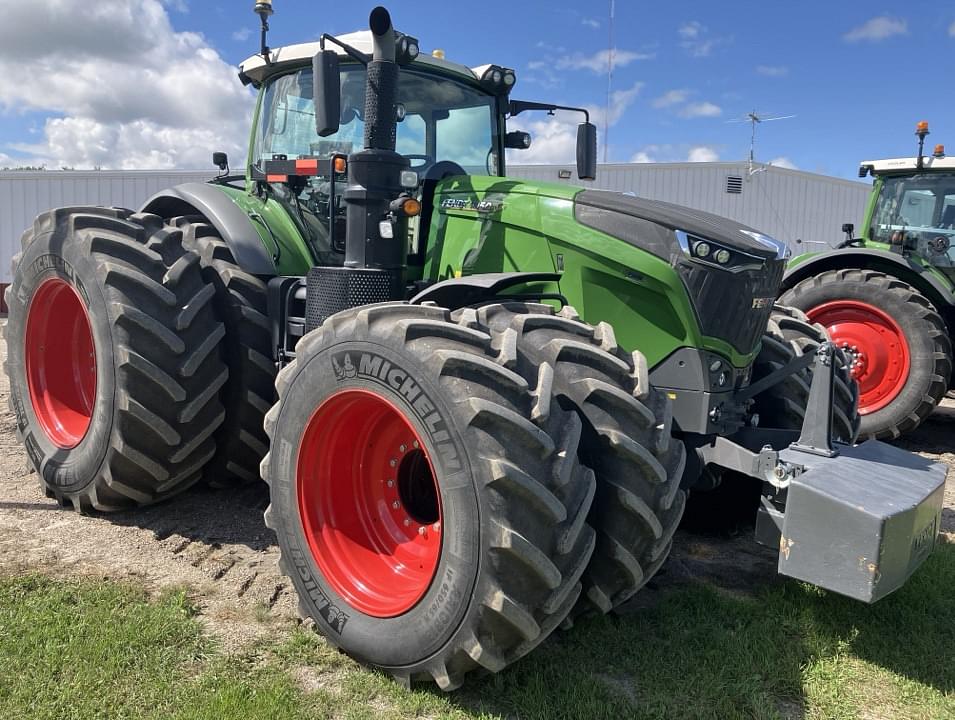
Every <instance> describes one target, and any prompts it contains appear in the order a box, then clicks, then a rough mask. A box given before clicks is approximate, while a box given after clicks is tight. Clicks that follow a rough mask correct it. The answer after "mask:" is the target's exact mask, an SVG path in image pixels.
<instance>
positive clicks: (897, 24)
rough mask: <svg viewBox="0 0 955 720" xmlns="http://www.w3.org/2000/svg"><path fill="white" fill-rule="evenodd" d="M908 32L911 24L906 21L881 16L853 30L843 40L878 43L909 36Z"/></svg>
mask: <svg viewBox="0 0 955 720" xmlns="http://www.w3.org/2000/svg"><path fill="white" fill-rule="evenodd" d="M908 32H909V24H908V22H906V21H905V20H902V19H901V18H893V17H889V16H888V15H880V16H879V17H874V18H872V19H871V20H867V21H866V22H864V23H862V24H861V25H859V26H858V27H854V28H852V30H850V31H849V32H847V33H846V34H845V35H843V36H842V38H843V39H844V40H845V41H846V42H860V41H862V40H868V41H871V42H878V41H879V40H885V39H886V38H890V37H892V36H894V35H908Z"/></svg>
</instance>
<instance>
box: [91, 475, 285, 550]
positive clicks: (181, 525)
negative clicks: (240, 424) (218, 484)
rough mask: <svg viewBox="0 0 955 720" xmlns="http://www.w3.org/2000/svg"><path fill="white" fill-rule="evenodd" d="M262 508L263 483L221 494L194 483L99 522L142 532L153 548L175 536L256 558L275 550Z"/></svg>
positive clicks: (266, 493) (265, 502) (264, 505)
mask: <svg viewBox="0 0 955 720" xmlns="http://www.w3.org/2000/svg"><path fill="white" fill-rule="evenodd" d="M268 504H269V488H268V486H267V485H266V484H265V483H264V482H257V483H250V484H248V485H241V486H236V487H233V488H222V489H218V488H212V487H210V486H208V485H205V484H202V483H200V484H197V485H195V486H193V487H192V488H190V489H189V490H187V491H185V492H184V493H182V494H181V495H177V496H176V497H174V498H171V499H169V500H166V501H164V502H161V503H158V504H156V505H150V506H148V507H144V508H139V509H137V510H134V511H129V512H118V513H110V514H109V515H100V517H102V518H103V519H105V520H108V521H109V522H112V523H115V524H117V525H126V526H133V527H138V528H141V529H143V530H148V531H150V532H152V533H153V535H154V536H155V539H156V540H157V541H159V542H162V541H165V540H167V539H169V538H171V537H173V536H179V537H181V538H183V539H185V540H188V541H190V542H200V543H203V544H206V545H217V546H224V545H229V546H244V547H246V548H248V549H249V550H251V551H253V552H261V551H264V550H268V549H270V548H273V547H274V546H275V545H276V540H275V535H274V534H273V533H272V531H271V530H269V529H268V528H267V527H266V526H265V517H264V513H265V509H266V508H267V507H268Z"/></svg>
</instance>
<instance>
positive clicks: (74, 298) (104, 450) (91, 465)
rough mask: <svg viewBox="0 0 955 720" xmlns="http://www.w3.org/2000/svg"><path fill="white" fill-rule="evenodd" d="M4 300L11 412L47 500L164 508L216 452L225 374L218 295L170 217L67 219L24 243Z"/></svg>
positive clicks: (104, 213) (60, 214)
mask: <svg viewBox="0 0 955 720" xmlns="http://www.w3.org/2000/svg"><path fill="white" fill-rule="evenodd" d="M22 247H23V250H22V253H21V254H20V255H18V256H17V258H16V259H15V261H14V265H15V268H14V279H13V284H12V285H11V286H10V288H9V290H8V292H7V304H8V307H9V309H10V315H9V321H8V323H7V327H6V339H7V366H6V371H7V374H8V376H9V378H10V405H11V409H12V410H13V411H14V413H15V415H16V419H17V433H18V436H19V438H20V439H21V441H22V442H23V444H24V446H25V448H26V451H27V454H28V456H29V457H30V460H31V462H32V464H33V465H34V467H35V468H36V469H37V472H38V473H39V475H40V479H41V482H42V484H43V486H44V488H45V490H46V493H47V495H48V496H50V497H54V498H56V499H57V500H58V501H59V502H60V503H61V504H63V505H72V506H73V507H74V508H75V509H77V510H80V511H85V510H91V509H96V510H104V511H106V510H119V509H124V508H129V507H133V506H137V505H145V504H149V503H153V502H156V501H158V500H162V499H164V498H167V497H169V496H171V495H174V494H175V493H177V492H181V491H182V490H184V489H185V488H187V487H189V486H190V485H192V484H193V483H194V482H196V481H197V480H198V479H199V478H200V476H201V474H202V471H203V468H204V466H205V465H206V463H207V462H208V461H209V459H210V458H211V457H212V456H213V454H214V453H215V441H214V440H213V438H212V435H213V433H214V432H215V430H216V428H218V427H219V425H220V424H221V423H222V418H223V409H222V405H221V404H220V402H219V397H218V393H219V390H220V388H221V387H222V386H223V385H224V384H225V382H226V378H227V376H228V372H227V370H226V368H225V366H224V365H223V364H222V362H221V360H220V358H219V343H220V341H221V339H222V336H223V332H224V331H223V328H222V325H221V324H220V323H218V322H217V321H216V319H215V317H214V315H213V312H212V307H211V305H210V301H211V299H212V294H213V290H212V287H211V286H209V285H207V284H206V283H205V282H203V280H202V277H201V275H200V273H199V258H198V257H197V256H196V255H194V254H192V253H190V252H186V251H184V250H183V249H182V247H181V233H180V231H179V230H178V229H177V228H175V227H172V226H169V225H164V224H163V221H162V219H161V218H159V217H157V216H155V215H148V214H133V213H132V212H130V211H128V210H118V209H108V208H62V209H58V210H53V211H50V212H48V213H44V214H43V215H40V216H39V217H38V218H37V220H36V222H35V224H34V226H33V228H32V229H31V230H28V231H27V232H26V233H24V235H23V238H22Z"/></svg>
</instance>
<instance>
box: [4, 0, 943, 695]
mask: <svg viewBox="0 0 955 720" xmlns="http://www.w3.org/2000/svg"><path fill="white" fill-rule="evenodd" d="M256 11H257V12H258V13H259V14H260V17H261V18H262V25H263V33H262V51H261V53H259V54H258V55H256V56H254V57H252V58H250V59H249V60H247V61H245V62H244V63H243V64H242V66H241V78H242V79H243V80H244V81H245V82H247V83H251V84H252V85H253V86H254V87H256V88H258V90H259V101H258V106H257V110H256V115H255V122H254V125H253V132H252V142H251V148H250V153H249V161H248V165H247V168H246V172H245V173H244V174H243V175H242V176H239V177H230V176H228V175H227V171H226V168H227V164H228V163H227V158H225V157H224V156H222V155H221V154H217V156H216V157H215V162H217V163H219V164H220V165H221V166H222V168H223V172H224V174H223V176H221V177H220V178H218V179H216V180H215V181H213V182H211V183H209V184H186V185H181V186H178V187H175V188H172V189H170V190H168V191H165V192H163V193H160V194H159V195H157V196H156V197H153V198H152V199H150V200H149V201H148V202H147V203H146V204H145V206H144V207H142V208H141V209H140V210H139V211H138V212H132V211H129V210H121V209H108V208H87V207H84V208H76V207H74V208H61V209H57V210H52V211H50V212H48V213H45V214H43V215H41V216H40V217H39V218H38V219H37V220H36V223H35V225H34V227H33V228H31V229H29V230H28V231H27V232H26V233H25V234H24V236H23V249H22V252H21V253H20V255H19V256H18V258H17V263H16V272H15V280H14V282H13V284H12V287H11V288H10V290H9V293H8V302H9V305H10V320H9V324H8V326H7V343H8V348H9V355H8V357H9V359H8V365H7V372H8V374H9V377H10V386H11V405H12V408H13V410H14V411H15V414H16V419H17V427H18V431H19V435H20V438H21V439H22V441H23V444H24V445H25V447H26V450H27V453H28V455H29V457H30V459H31V461H32V462H33V464H34V466H35V467H36V469H37V471H38V473H39V477H40V479H41V482H42V484H43V487H44V489H45V491H46V493H47V494H48V495H49V496H50V497H52V498H55V499H56V500H57V501H59V502H60V503H61V504H63V505H64V506H72V507H73V508H75V509H77V510H79V511H109V510H120V509H124V508H132V507H135V506H138V505H143V504H146V503H153V502H156V501H159V500H162V499H163V498H166V497H169V496H171V495H173V494H174V493H177V492H179V491H181V490H183V488H186V487H188V486H189V485H191V484H192V483H194V482H197V481H198V480H200V479H202V478H203V477H204V478H205V479H206V480H207V481H210V482H213V483H216V484H220V485H228V484H229V483H234V482H246V481H251V480H255V479H256V478H258V477H259V474H260V472H261V477H262V478H264V479H265V481H266V482H267V483H268V484H269V486H270V493H271V504H270V506H269V509H268V511H267V512H266V518H265V519H266V522H267V524H268V526H269V527H270V528H272V529H273V530H274V531H275V534H276V536H277V538H278V544H279V547H280V549H281V556H282V560H281V567H282V569H283V571H284V572H285V573H286V574H287V575H288V576H289V577H290V578H291V582H292V584H293V585H294V587H295V590H296V591H297V593H298V595H299V598H300V610H301V613H302V615H303V616H305V617H308V618H312V619H313V620H314V622H315V623H316V625H317V627H318V629H319V630H320V631H321V632H322V633H324V634H325V635H326V636H327V637H328V639H329V641H330V642H331V643H333V644H334V645H336V646H337V647H339V648H341V649H342V650H343V651H345V652H347V653H348V654H350V655H352V656H353V657H355V658H357V659H359V660H360V661H362V662H365V663H367V664H369V665H372V666H375V667H378V668H381V669H383V670H384V671H386V672H388V673H390V674H391V675H393V676H394V677H395V678H396V679H398V680H399V681H401V682H404V683H411V682H412V681H415V680H419V679H425V680H430V681H434V682H436V683H437V684H438V685H439V686H440V687H441V688H442V689H445V690H450V689H453V688H455V687H457V686H458V685H460V683H461V682H462V681H463V680H464V678H465V676H466V675H467V674H468V673H469V672H471V671H472V670H475V669H483V670H486V671H491V672H497V671H500V670H501V669H503V668H504V667H506V666H507V665H508V664H510V663H512V662H513V661H515V660H517V659H518V658H520V657H522V656H523V655H525V654H527V653H528V652H529V651H530V650H531V649H533V648H534V647H535V646H537V645H538V644H539V643H540V642H542V641H543V640H544V639H545V638H546V637H547V636H548V635H549V634H550V633H551V632H552V631H553V630H554V629H555V628H556V627H558V626H559V625H565V626H566V625H569V624H570V622H571V621H572V620H573V619H574V618H575V617H577V616H578V615H580V614H582V613H586V612H610V611H612V610H614V609H616V608H618V607H619V606H620V605H621V604H622V603H624V602H626V601H627V600H628V599H630V598H631V597H632V596H633V595H634V593H636V592H637V591H638V590H639V589H640V588H641V587H643V586H644V585H645V584H646V582H647V581H648V580H649V579H650V578H651V577H652V576H653V575H654V573H655V572H656V571H657V570H658V569H659V568H660V566H661V565H662V563H663V562H664V560H665V559H666V557H667V555H668V552H669V550H670V547H671V543H672V539H673V535H674V532H675V530H676V527H677V525H678V523H679V521H680V518H681V515H682V513H683V509H684V505H685V499H686V495H687V492H688V491H694V490H696V489H712V488H714V487H715V486H716V485H718V484H719V483H720V482H726V483H731V482H740V481H745V480H749V479H753V478H755V479H757V480H758V481H759V482H761V483H762V488H763V491H762V494H761V497H760V507H759V510H758V518H757V523H756V530H757V539H758V540H760V541H761V542H763V543H766V544H769V545H771V546H772V547H775V548H779V571H780V572H781V573H783V574H786V575H789V576H791V577H796V578H800V579H802V580H806V581H809V582H814V583H817V584H818V585H821V586H822V587H825V588H830V589H832V590H834V591H836V592H840V593H843V594H845V595H848V596H851V597H854V598H858V599H860V600H863V601H866V602H873V601H875V600H877V599H879V598H881V597H883V596H885V595H886V594H888V593H890V592H892V591H893V590H895V589H896V588H898V587H899V586H901V585H902V584H903V583H904V582H905V581H906V579H907V578H908V576H909V575H910V574H911V573H912V572H913V571H914V570H915V569H916V568H917V567H918V566H919V565H920V564H921V563H922V562H923V561H924V560H925V558H926V557H927V556H928V554H929V553H930V552H931V550H932V548H933V547H934V545H935V542H936V535H937V530H938V527H939V522H940V514H941V509H942V492H943V484H944V469H943V468H942V467H941V466H939V465H933V464H932V463H929V462H927V461H925V460H922V459H921V458H919V457H917V456H914V455H911V454H909V453H906V452H903V451H901V450H898V449H896V448H892V447H889V446H887V445H884V444H881V443H879V442H876V441H872V442H868V443H865V444H863V445H858V446H854V445H852V443H853V441H854V440H855V436H856V433H857V423H858V417H857V413H856V391H855V385H854V384H853V383H852V381H851V379H850V378H849V375H848V368H847V366H846V364H845V360H844V358H843V356H842V355H841V353H839V352H838V351H837V350H836V349H835V348H834V347H833V345H832V344H831V343H830V342H829V341H828V338H827V337H826V334H825V331H824V330H823V329H822V328H821V327H819V326H818V325H813V324H811V323H809V322H808V321H807V320H806V318H805V316H804V315H802V314H801V313H800V312H798V311H796V310H791V309H785V308H775V309H774V298H775V297H776V294H777V291H778V289H779V285H780V283H781V281H782V278H783V272H784V265H785V260H786V253H785V250H784V248H783V246H782V245H781V244H780V243H778V242H776V241H774V240H772V239H771V238H768V237H766V236H765V235H762V234H760V233H758V232H756V231H754V230H751V229H749V228H746V227H743V226H740V225H738V224H736V223H733V222H731V221H728V220H725V219H722V218H718V217H715V216H711V215H707V214H703V213H698V212H694V211H691V210H687V209H684V208H680V207H676V206H673V205H667V204H662V203H652V202H647V201H644V200H640V199H638V198H635V197H630V196H627V195H622V194H618V193H609V192H597V191H590V190H581V189H573V188H568V187H565V186H558V185H547V184H537V183H529V182H521V181H517V180H509V179H507V178H506V177H505V176H504V158H505V148H521V147H527V145H528V144H529V142H530V138H529V137H528V135H527V134H525V133H521V132H514V131H512V132H508V131H507V129H506V121H507V118H508V117H513V116H514V115H517V114H519V113H522V112H530V111H536V110H542V111H550V112H552V111H554V110H557V109H559V108H558V107H557V106H555V105H552V104H546V103H531V102H521V101H517V100H512V99H511V98H510V94H511V91H512V90H513V88H514V85H515V75H514V72H513V71H512V70H509V69H507V68H504V67H501V66H497V65H489V66H485V67H482V68H477V69H473V70H472V69H469V68H466V67H463V66H461V65H458V64H455V63H453V62H450V61H448V60H445V59H444V58H443V54H439V53H435V55H433V56H425V55H423V54H421V53H420V52H419V46H418V41H417V40H416V39H415V38H413V37H411V36H409V35H404V34H400V33H396V32H395V30H394V29H393V27H392V23H391V18H390V16H389V14H388V12H387V11H386V10H385V9H384V8H376V9H375V10H373V11H372V13H371V17H370V31H369V32H364V33H356V34H354V35H348V36H343V37H337V38H336V37H332V36H328V35H324V36H322V38H321V40H320V42H317V43H311V44H304V45H295V46H291V47H284V48H281V49H275V50H270V49H269V48H268V47H267V46H266V43H265V31H266V29H267V22H266V21H267V19H268V17H269V16H270V14H271V4H270V3H268V2H260V3H258V4H257V5H256ZM581 112H583V113H584V114H585V115H586V111H581ZM584 119H585V122H583V123H582V124H581V125H580V128H579V137H578V170H579V174H580V176H581V177H584V178H586V177H593V175H594V172H595V165H596V163H595V158H596V131H595V128H594V126H593V125H592V124H590V123H589V122H588V121H587V118H586V117H585V118H584ZM700 497H702V498H704V500H705V498H706V495H705V494H703V493H701V495H700ZM860 558H861V559H860Z"/></svg>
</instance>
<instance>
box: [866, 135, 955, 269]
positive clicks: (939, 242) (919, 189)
mask: <svg viewBox="0 0 955 720" xmlns="http://www.w3.org/2000/svg"><path fill="white" fill-rule="evenodd" d="M916 134H917V135H918V136H919V153H918V156H916V157H914V158H891V159H886V160H866V161H864V162H862V163H861V164H860V167H859V176H860V177H866V176H868V175H871V176H872V177H874V178H875V183H874V185H873V190H872V198H871V200H870V203H869V207H868V209H867V212H866V218H865V224H864V226H863V239H864V240H866V241H869V242H873V243H881V244H884V245H888V246H890V247H891V248H892V249H893V250H894V251H896V252H901V253H903V254H905V255H915V256H918V257H920V258H922V259H923V260H924V261H925V262H927V263H928V264H930V265H933V266H935V267H937V268H939V269H940V270H942V271H943V272H944V273H945V274H946V275H948V276H949V277H952V278H955V158H952V157H947V156H946V155H945V146H944V145H936V146H935V150H934V152H933V153H932V155H931V156H929V157H924V156H923V155H922V147H921V146H922V143H923V142H924V138H925V135H927V134H928V123H925V122H921V123H919V124H918V129H917V130H916Z"/></svg>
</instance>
